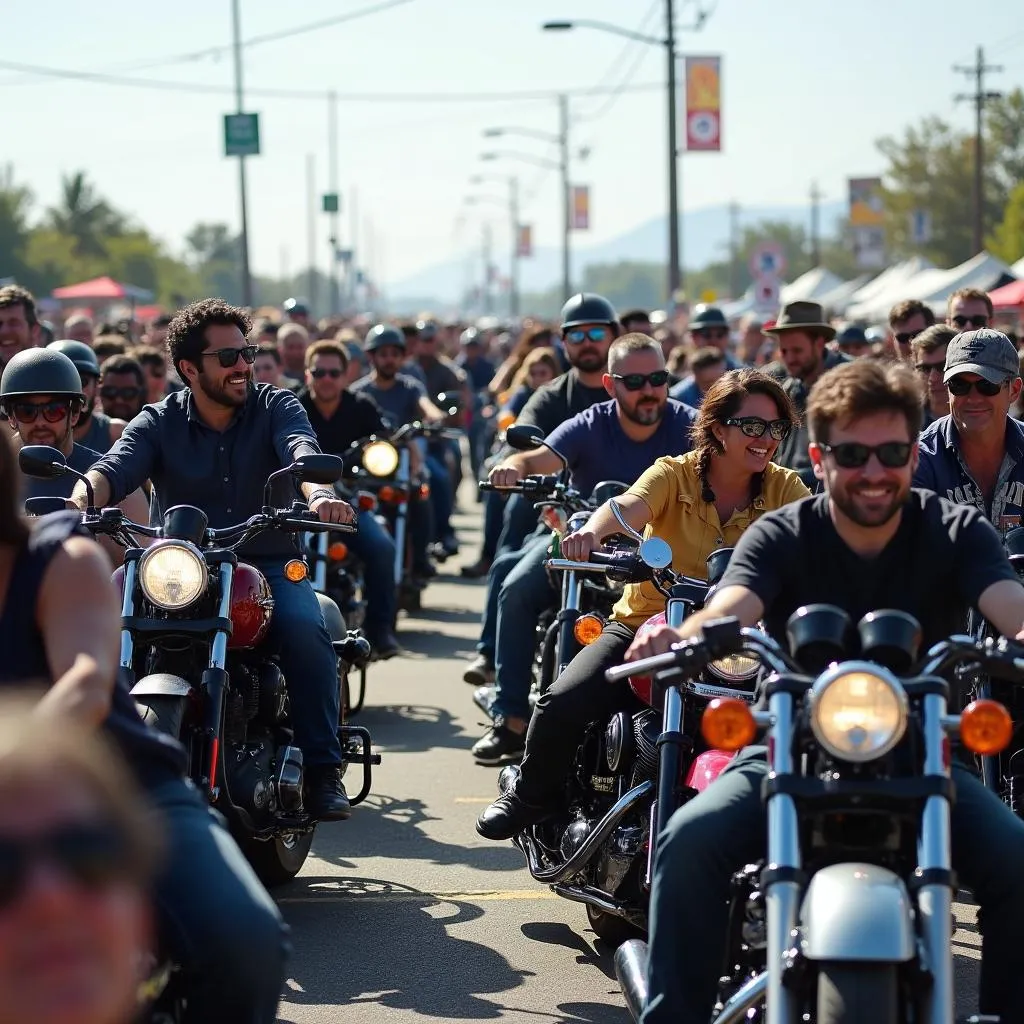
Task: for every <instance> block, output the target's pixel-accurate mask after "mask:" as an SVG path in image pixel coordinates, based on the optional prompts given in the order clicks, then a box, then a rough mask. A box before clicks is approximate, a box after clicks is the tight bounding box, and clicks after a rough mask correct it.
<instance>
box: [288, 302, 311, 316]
mask: <svg viewBox="0 0 1024 1024" xmlns="http://www.w3.org/2000/svg"><path fill="white" fill-rule="evenodd" d="M284 311H285V312H286V313H298V315H299V316H309V303H308V302H306V300H305V299H296V298H291V299H285V300H284Z"/></svg>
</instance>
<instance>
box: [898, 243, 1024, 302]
mask: <svg viewBox="0 0 1024 1024" xmlns="http://www.w3.org/2000/svg"><path fill="white" fill-rule="evenodd" d="M1012 280H1014V275H1013V272H1012V271H1011V270H1010V268H1009V267H1008V266H1007V265H1006V264H1005V263H1004V262H1003V261H1002V260H1000V259H996V257H995V256H993V255H992V254H991V253H988V252H979V253H978V255H977V256H973V257H972V258H971V259H969V260H967V261H966V262H964V263H961V264H960V266H959V267H953V269H952V270H947V271H945V272H944V273H943V274H942V276H941V277H940V278H938V279H935V280H934V281H931V282H929V283H930V284H931V285H932V287H931V290H928V289H927V288H921V289H919V291H918V294H915V295H909V294H908V295H907V298H908V299H920V300H921V301H922V302H923V303H925V304H926V305H928V306H931V307H932V308H933V309H934V310H935V312H936V313H942V314H943V315H945V312H946V300H947V299H948V298H949V296H950V295H952V294H953V292H955V291H957V290H958V289H960V288H980V289H981V290H982V291H983V292H990V291H993V290H994V289H996V288H999V287H1000V286H1001V285H1004V284H1009V282H1011V281H1012ZM910 283H911V284H916V282H915V281H911V282H910Z"/></svg>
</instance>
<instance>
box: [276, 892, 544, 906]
mask: <svg viewBox="0 0 1024 1024" xmlns="http://www.w3.org/2000/svg"><path fill="white" fill-rule="evenodd" d="M557 899H560V897H559V896H558V895H556V894H555V893H553V892H551V890H550V889H507V890H505V891H504V892H495V891H493V890H490V889H481V890H480V891H477V892H401V891H399V892H391V893H383V892H370V893H358V892H346V893H326V892H325V893H324V895H323V896H282V897H281V898H280V899H279V900H278V901H277V902H278V903H348V902H353V901H359V902H361V903H366V902H386V901H394V900H399V901H411V900H417V901H420V902H424V903H428V902H435V903H444V902H447V901H451V902H463V903H498V902H501V901H502V900H557Z"/></svg>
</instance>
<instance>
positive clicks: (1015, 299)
mask: <svg viewBox="0 0 1024 1024" xmlns="http://www.w3.org/2000/svg"><path fill="white" fill-rule="evenodd" d="M988 297H989V298H990V299H991V300H992V305H993V307H994V308H996V309H1019V308H1022V307H1024V280H1021V281H1011V282H1010V283H1009V284H1004V285H1003V287H1002V288H996V289H995V290H994V291H991V292H989V293H988Z"/></svg>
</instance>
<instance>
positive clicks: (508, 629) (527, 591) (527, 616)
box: [491, 531, 555, 721]
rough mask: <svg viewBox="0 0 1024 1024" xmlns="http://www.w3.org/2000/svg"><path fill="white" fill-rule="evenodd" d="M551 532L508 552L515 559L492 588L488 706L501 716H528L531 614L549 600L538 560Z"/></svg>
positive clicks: (534, 621) (545, 553) (541, 562)
mask: <svg viewBox="0 0 1024 1024" xmlns="http://www.w3.org/2000/svg"><path fill="white" fill-rule="evenodd" d="M550 543H551V534H550V533H549V532H547V531H545V532H544V533H542V534H538V535H537V536H535V537H531V538H530V540H529V541H528V542H527V543H526V545H525V546H524V547H523V549H522V550H521V551H517V552H515V554H514V555H513V556H512V557H513V559H514V561H515V564H514V565H513V566H512V568H511V569H510V570H509V572H508V575H507V576H506V577H505V582H504V583H503V584H502V585H501V587H500V588H498V614H497V621H496V626H495V657H494V669H495V684H496V686H497V694H496V695H495V698H494V704H493V705H492V709H491V710H492V711H493V712H494V714H496V715H501V716H503V717H505V718H523V719H526V720H527V721H529V719H530V682H531V679H532V675H531V667H532V665H533V652H534V647H535V643H534V633H535V630H536V628H537V620H538V619H539V618H540V616H541V614H542V613H543V611H544V609H545V608H547V607H548V605H550V604H551V602H552V600H554V594H555V592H554V590H553V589H552V587H551V584H550V582H549V581H548V574H547V570H546V569H545V568H544V560H545V559H546V558H547V557H548V545H549V544H550Z"/></svg>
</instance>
